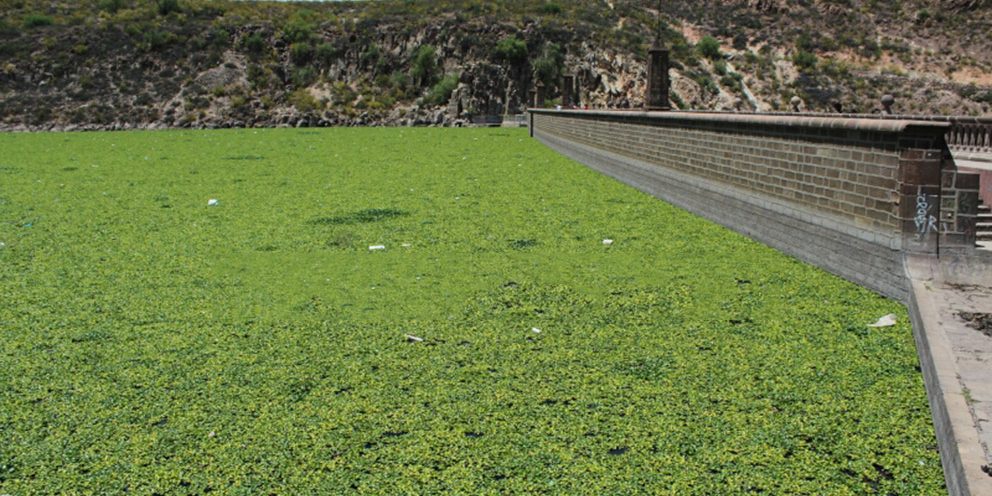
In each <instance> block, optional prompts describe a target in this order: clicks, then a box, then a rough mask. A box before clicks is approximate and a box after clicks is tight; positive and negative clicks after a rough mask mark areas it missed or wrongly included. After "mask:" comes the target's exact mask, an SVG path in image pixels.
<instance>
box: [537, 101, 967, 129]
mask: <svg viewBox="0 0 992 496" xmlns="http://www.w3.org/2000/svg"><path fill="white" fill-rule="evenodd" d="M528 112H531V113H535V114H552V115H564V116H568V117H580V118H581V117H589V118H592V117H605V118H607V119H611V120H612V119H619V120H628V119H638V120H651V121H657V122H659V123H678V122H699V123H711V124H717V125H719V124H728V125H760V126H774V127H788V128H790V129H796V128H804V129H835V130H849V131H868V132H881V133H893V134H898V133H905V132H907V131H908V130H911V129H913V130H919V131H932V132H933V133H934V134H940V135H943V134H944V133H945V132H946V131H947V130H948V129H949V128H950V127H951V123H950V122H948V121H938V120H922V119H879V118H869V117H866V116H858V117H843V116H841V117H838V116H833V115H830V114H820V115H807V114H745V113H717V112H683V111H666V112H649V111H643V110H556V109H537V108H532V109H528Z"/></svg>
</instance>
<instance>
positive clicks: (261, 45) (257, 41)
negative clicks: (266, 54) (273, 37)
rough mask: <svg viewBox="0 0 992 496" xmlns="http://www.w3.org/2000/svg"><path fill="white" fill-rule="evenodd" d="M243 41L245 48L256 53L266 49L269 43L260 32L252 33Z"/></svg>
mask: <svg viewBox="0 0 992 496" xmlns="http://www.w3.org/2000/svg"><path fill="white" fill-rule="evenodd" d="M242 43H243V44H244V47H245V49H246V50H248V52H249V53H252V54H255V55H258V54H260V53H262V51H263V50H265V47H266V45H267V43H266V42H265V38H263V37H262V35H261V34H259V33H253V34H251V35H250V36H248V37H247V38H245V40H244V42H242Z"/></svg>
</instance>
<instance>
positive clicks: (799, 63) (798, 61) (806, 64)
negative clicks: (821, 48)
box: [792, 50, 817, 70]
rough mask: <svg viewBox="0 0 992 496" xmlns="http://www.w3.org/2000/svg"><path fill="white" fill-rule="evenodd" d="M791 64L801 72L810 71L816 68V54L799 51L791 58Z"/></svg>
mask: <svg viewBox="0 0 992 496" xmlns="http://www.w3.org/2000/svg"><path fill="white" fill-rule="evenodd" d="M792 63H793V64H795V65H796V67H799V68H800V69H803V70H810V69H813V68H815V67H816V63H817V58H816V54H813V53H810V52H807V51H805V50H799V51H798V52H796V53H795V54H794V55H793V56H792Z"/></svg>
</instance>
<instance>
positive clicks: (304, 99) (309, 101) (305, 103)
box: [289, 88, 321, 112]
mask: <svg viewBox="0 0 992 496" xmlns="http://www.w3.org/2000/svg"><path fill="white" fill-rule="evenodd" d="M289 103H290V104H291V105H292V106H293V107H295V108H296V110H299V111H300V112H312V111H314V110H319V109H320V108H321V105H320V102H319V101H317V99H316V98H314V97H313V95H311V94H310V92H309V91H307V90H305V89H303V88H300V89H298V90H296V91H294V92H292V93H291V94H290V95H289Z"/></svg>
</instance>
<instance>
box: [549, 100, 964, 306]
mask: <svg viewBox="0 0 992 496" xmlns="http://www.w3.org/2000/svg"><path fill="white" fill-rule="evenodd" d="M531 124H532V127H531V132H532V134H533V135H534V136H535V137H536V138H538V139H541V140H542V141H544V142H545V143H547V144H548V145H549V146H551V147H553V148H555V149H556V150H559V151H560V152H562V153H564V154H566V155H569V156H571V157H572V158H575V159H576V160H578V161H580V162H583V163H585V164H587V165H589V166H591V167H593V168H596V169H597V170H600V171H602V172H604V173H606V174H609V175H611V176H613V177H616V178H617V179H620V180H622V181H624V182H627V183H628V184H631V185H633V186H635V187H638V188H639V189H642V190H644V191H648V192H650V193H652V194H654V195H656V196H658V197H660V198H662V199H665V200H667V201H669V202H671V203H673V204H676V205H678V206H680V207H683V208H686V209H687V210H690V211H692V212H694V213H697V214H699V215H702V216H704V217H707V218H709V219H711V220H714V221H716V222H719V223H721V224H724V225H726V226H728V227H730V228H732V229H735V230H738V231H740V232H743V233H745V234H747V235H749V236H751V237H753V238H755V239H758V240H759V241H762V242H765V243H767V244H769V245H771V246H773V247H775V248H778V249H781V250H782V251H785V252H787V253H789V254H792V255H794V256H796V257H798V258H801V259H804V260H807V261H809V262H811V263H814V264H817V265H819V266H821V267H824V268H826V269H827V270H830V271H832V272H835V273H837V274H839V275H841V276H843V277H846V278H848V279H851V280H854V281H856V282H858V283H861V284H864V285H866V286H868V287H871V288H873V289H876V290H877V291H880V292H882V293H883V294H886V295H889V296H893V297H896V298H900V299H903V298H905V297H906V294H907V293H906V283H905V274H904V271H903V269H902V253H903V252H904V251H911V252H923V253H938V252H939V250H940V249H941V246H942V244H944V245H947V246H954V247H964V246H967V244H968V242H969V231H968V228H969V224H968V222H969V221H968V217H969V215H971V216H972V221H971V224H970V225H971V226H972V229H971V234H970V236H971V238H970V242H971V243H972V244H973V242H974V235H973V231H974V229H973V225H974V222H973V212H972V211H971V210H969V209H971V207H970V206H969V205H970V203H969V202H970V201H971V195H972V193H971V189H970V188H971V183H972V177H973V176H970V175H966V174H963V173H960V172H958V171H957V170H956V168H955V167H954V164H953V162H952V161H951V160H950V159H949V154H948V153H947V147H946V145H945V144H944V138H943V135H944V133H945V131H946V128H947V126H948V125H947V124H946V123H940V122H918V121H900V120H877V119H874V120H873V119H850V118H830V117H802V116H773V115H750V114H711V113H690V112H664V113H645V112H602V111H553V110H534V111H532V114H531Z"/></svg>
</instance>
